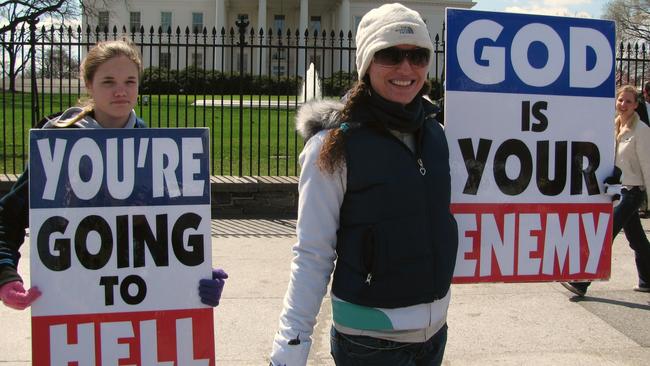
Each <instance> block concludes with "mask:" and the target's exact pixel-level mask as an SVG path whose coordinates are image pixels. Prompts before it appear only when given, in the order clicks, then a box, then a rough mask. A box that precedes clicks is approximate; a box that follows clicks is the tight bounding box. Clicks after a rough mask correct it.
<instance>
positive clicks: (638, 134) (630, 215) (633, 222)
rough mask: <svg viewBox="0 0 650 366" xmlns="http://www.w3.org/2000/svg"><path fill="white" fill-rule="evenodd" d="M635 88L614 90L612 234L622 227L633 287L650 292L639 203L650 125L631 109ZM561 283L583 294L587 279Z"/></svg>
mask: <svg viewBox="0 0 650 366" xmlns="http://www.w3.org/2000/svg"><path fill="white" fill-rule="evenodd" d="M638 103H639V102H638V95H637V91H636V88H635V87H634V86H632V85H624V86H621V87H620V88H618V90H617V92H616V114H617V116H616V119H615V120H614V124H615V131H616V134H615V136H616V159H615V163H616V166H617V167H618V168H620V170H621V171H622V176H621V182H622V187H623V188H622V190H621V201H620V203H619V204H618V205H617V206H616V207H615V208H614V227H613V230H612V236H613V237H616V235H617V234H618V233H619V232H620V231H621V229H623V231H624V233H625V237H626V238H627V241H628V242H629V244H630V248H632V250H634V260H635V262H636V269H637V273H638V277H639V278H638V285H637V286H636V287H634V290H635V291H640V292H650V242H648V238H647V237H646V235H645V231H644V230H643V226H642V225H641V219H640V218H639V213H638V210H639V206H640V205H641V202H642V200H643V196H644V195H645V192H646V190H647V187H648V183H649V182H650V127H648V126H647V125H646V124H645V123H643V122H641V120H640V119H639V115H638V114H637V113H636V112H635V109H636V108H637V106H638ZM562 285H563V286H564V287H565V288H567V289H568V290H569V291H571V292H573V293H574V294H576V295H578V296H584V295H585V294H586V293H587V288H588V287H589V285H590V282H568V283H562Z"/></svg>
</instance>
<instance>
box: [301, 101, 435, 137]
mask: <svg viewBox="0 0 650 366" xmlns="http://www.w3.org/2000/svg"><path fill="white" fill-rule="evenodd" d="M422 102H423V107H424V113H425V116H426V118H433V119H434V120H435V121H436V122H437V123H439V121H438V120H437V119H436V115H437V114H438V113H439V112H440V108H438V106H436V105H435V104H433V103H432V102H431V101H430V100H429V99H427V98H423V100H422ZM343 107H344V104H343V102H340V101H337V100H326V99H320V100H316V99H314V100H311V101H309V102H306V103H305V104H303V105H302V107H300V109H298V113H297V114H296V131H298V133H299V134H300V135H301V136H302V137H303V138H304V139H305V141H307V140H309V139H310V138H311V137H312V136H314V135H315V134H317V133H318V132H320V131H322V130H329V129H332V128H337V127H339V126H340V125H341V123H343V122H344V121H342V120H341V111H342V110H343ZM355 125H358V123H353V124H352V126H355Z"/></svg>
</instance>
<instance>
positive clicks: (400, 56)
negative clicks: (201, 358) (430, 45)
mask: <svg viewBox="0 0 650 366" xmlns="http://www.w3.org/2000/svg"><path fill="white" fill-rule="evenodd" d="M404 57H406V58H408V61H409V63H410V64H411V65H414V66H425V65H427V64H428V63H429V50H428V49H426V48H416V49H412V50H400V49H399V48H395V47H390V48H384V49H383V50H379V51H377V52H375V62H376V63H378V64H380V65H386V66H394V65H397V64H399V63H401V62H402V60H404Z"/></svg>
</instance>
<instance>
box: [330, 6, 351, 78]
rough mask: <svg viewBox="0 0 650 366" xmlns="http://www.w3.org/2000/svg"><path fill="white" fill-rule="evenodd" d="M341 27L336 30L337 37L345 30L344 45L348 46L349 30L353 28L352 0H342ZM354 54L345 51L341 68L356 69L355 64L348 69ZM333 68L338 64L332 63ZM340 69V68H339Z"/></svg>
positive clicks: (340, 9) (336, 67) (340, 10)
mask: <svg viewBox="0 0 650 366" xmlns="http://www.w3.org/2000/svg"><path fill="white" fill-rule="evenodd" d="M339 28H340V29H337V30H336V37H337V38H338V36H339V33H340V31H341V30H342V31H343V40H344V41H343V46H347V45H348V43H347V39H348V32H349V31H350V30H351V28H350V0H341V6H340V7H339ZM352 56H354V55H351V54H350V53H349V52H348V51H343V57H342V62H343V64H342V65H341V70H345V71H352V69H354V65H350V67H351V70H348V63H349V61H350V58H351V57H352ZM332 66H333V68H335V70H336V69H338V65H337V64H335V65H332ZM337 71H338V70H337Z"/></svg>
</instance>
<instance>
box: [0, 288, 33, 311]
mask: <svg viewBox="0 0 650 366" xmlns="http://www.w3.org/2000/svg"><path fill="white" fill-rule="evenodd" d="M39 296H41V291H39V290H38V288H37V287H32V288H30V289H29V290H25V287H23V283H22V282H20V281H12V282H7V283H5V284H4V285H2V287H0V300H2V302H4V303H5V305H7V306H8V307H10V308H12V309H16V310H24V309H25V308H27V307H28V306H30V305H31V304H32V303H33V302H34V301H36V299H38V297H39Z"/></svg>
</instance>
